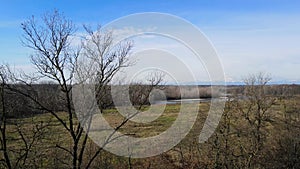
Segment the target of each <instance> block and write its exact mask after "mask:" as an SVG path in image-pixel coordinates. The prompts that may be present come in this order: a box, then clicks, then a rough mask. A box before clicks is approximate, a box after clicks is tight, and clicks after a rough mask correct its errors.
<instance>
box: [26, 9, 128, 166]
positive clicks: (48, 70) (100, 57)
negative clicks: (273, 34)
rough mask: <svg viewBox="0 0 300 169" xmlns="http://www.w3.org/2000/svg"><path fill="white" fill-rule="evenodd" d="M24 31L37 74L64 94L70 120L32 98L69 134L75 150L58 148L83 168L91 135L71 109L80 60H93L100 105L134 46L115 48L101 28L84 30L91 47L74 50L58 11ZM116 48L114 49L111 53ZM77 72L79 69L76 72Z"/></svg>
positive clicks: (28, 24) (68, 28) (30, 22)
mask: <svg viewBox="0 0 300 169" xmlns="http://www.w3.org/2000/svg"><path fill="white" fill-rule="evenodd" d="M22 28H23V31H24V38H23V44H24V45H25V46H27V47H29V48H31V49H33V50H34V52H35V53H34V54H33V55H32V56H31V62H32V63H33V65H34V66H35V67H36V69H37V71H38V72H39V74H40V75H42V77H44V78H49V79H51V80H54V81H55V82H56V83H57V84H58V85H59V87H60V90H61V91H62V93H63V94H62V96H61V98H62V104H63V105H64V106H65V111H66V113H67V120H66V119H65V118H64V115H61V114H58V113H57V112H56V111H55V110H53V109H52V108H51V107H49V106H47V104H44V103H43V101H42V100H38V99H36V98H35V97H32V96H30V95H26V96H28V97H29V98H30V99H32V100H34V102H36V103H37V105H38V106H40V109H43V110H44V111H47V112H50V113H51V114H52V115H53V116H54V117H55V118H56V119H57V120H58V121H59V122H60V123H61V125H62V126H63V127H64V128H65V130H66V131H67V132H68V133H69V135H70V137H71V140H72V148H71V149H68V148H66V147H63V146H61V145H57V147H58V148H60V149H62V150H64V151H65V152H67V153H68V154H70V155H71V157H72V167H73V168H74V169H75V168H81V167H82V164H83V158H84V154H85V147H86V144H87V140H88V135H87V133H85V132H84V131H83V127H82V125H81V124H80V123H78V122H77V120H76V119H75V118H74V110H73V109H74V108H73V105H72V99H71V91H72V82H73V75H74V73H75V70H76V66H77V63H78V62H77V61H78V57H79V55H80V54H83V56H84V57H88V58H91V59H93V61H94V62H95V63H97V69H96V70H95V71H96V75H97V76H96V77H97V85H96V94H97V95H96V97H97V100H98V102H99V103H98V104H99V105H100V108H101V107H102V106H101V101H102V100H103V97H104V96H105V95H104V93H105V90H106V87H107V86H108V84H109V83H110V82H111V80H112V78H113V77H114V75H115V74H116V73H117V72H118V71H119V70H120V69H121V68H123V67H127V66H129V65H130V64H129V62H128V56H129V52H130V50H131V48H132V43H131V42H124V43H123V42H122V43H121V44H119V45H117V46H112V45H113V37H112V33H111V32H101V31H100V28H99V29H97V30H96V31H92V30H91V29H89V28H87V27H85V30H86V32H87V34H88V35H89V37H90V39H89V40H88V42H89V43H88V44H85V43H83V44H82V49H83V52H80V51H79V50H77V51H74V50H72V48H71V46H70V44H71V37H72V36H73V35H74V32H75V26H74V24H73V23H72V22H71V21H70V20H67V19H66V18H65V17H64V16H63V15H62V14H60V13H59V12H58V11H54V13H53V14H46V15H45V16H44V17H43V18H42V22H41V23H39V22H37V21H36V20H35V18H34V17H32V18H31V19H29V20H28V21H26V22H24V23H23V24H22ZM112 48H113V49H112ZM77 70H78V69H77ZM100 151H101V148H99V150H98V151H96V153H95V155H94V156H92V158H91V159H90V160H89V162H88V164H87V165H88V166H90V165H91V163H92V161H93V160H94V159H95V157H96V156H97V155H98V154H99V152H100Z"/></svg>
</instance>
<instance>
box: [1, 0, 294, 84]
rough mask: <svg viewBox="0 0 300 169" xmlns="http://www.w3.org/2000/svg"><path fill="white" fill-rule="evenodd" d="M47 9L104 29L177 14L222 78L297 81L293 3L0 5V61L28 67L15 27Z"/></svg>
mask: <svg viewBox="0 0 300 169" xmlns="http://www.w3.org/2000/svg"><path fill="white" fill-rule="evenodd" d="M53 9H58V10H60V11H61V12H63V13H64V14H65V15H66V16H67V17H68V18H70V19H72V20H73V21H74V22H75V23H76V24H78V25H81V24H83V23H86V24H101V25H105V24H106V23H108V22H111V21H112V20H114V19H117V18H119V17H122V16H125V15H129V14H133V13H137V12H163V13H169V14H173V15H177V16H179V17H182V18H184V19H186V20H188V21H190V22H191V23H193V24H194V25H196V26H197V27H199V28H200V29H201V30H202V32H203V33H204V34H205V35H206V36H207V37H208V38H209V39H210V41H211V42H212V44H213V45H214V46H215V48H216V50H217V52H218V54H219V57H220V59H221V61H222V64H223V67H224V71H225V74H226V78H227V80H229V81H239V80H241V78H242V77H243V76H245V75H247V74H249V73H255V72H259V71H264V72H267V73H270V74H271V75H272V77H273V79H274V80H276V81H277V80H287V81H300V75H299V72H300V47H299V46H300V45H299V44H300V43H299V41H300V1H299V0H189V1H183V0H168V1H167V0H151V1H150V0H147V1H146V0H118V1H116V0H115V1H114V0H111V1H109V0H107V1H102V0H96V1H89V0H86V1H66V0H47V1H43V0H40V1H37V0H36V1H33V0H31V1H30V0H28V1H21V0H20V1H16V0H12V1H1V5H0V58H1V59H0V62H2V63H9V64H11V65H14V66H15V67H17V68H23V69H25V70H26V69H30V68H29V67H30V62H29V57H28V56H29V54H30V50H28V49H26V48H25V47H23V46H22V44H21V43H20V38H21V35H22V30H21V27H20V24H21V23H22V21H24V20H25V19H26V18H28V17H30V16H31V15H35V16H40V15H42V14H43V13H45V12H47V11H52V10H53Z"/></svg>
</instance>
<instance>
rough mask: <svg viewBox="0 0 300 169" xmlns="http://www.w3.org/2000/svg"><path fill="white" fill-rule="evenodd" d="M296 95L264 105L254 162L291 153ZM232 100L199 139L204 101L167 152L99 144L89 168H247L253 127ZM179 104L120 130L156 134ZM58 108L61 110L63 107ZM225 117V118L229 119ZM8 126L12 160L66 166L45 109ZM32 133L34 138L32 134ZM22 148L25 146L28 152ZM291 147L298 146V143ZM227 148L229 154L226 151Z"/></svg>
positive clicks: (62, 136)
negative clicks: (118, 151)
mask: <svg viewBox="0 0 300 169" xmlns="http://www.w3.org/2000/svg"><path fill="white" fill-rule="evenodd" d="M299 101H300V97H293V98H285V99H280V100H279V99H277V101H276V103H275V104H274V105H273V106H272V107H271V108H270V110H269V111H268V113H269V116H270V119H269V121H267V122H266V123H265V124H264V126H263V129H262V130H261V131H262V133H263V136H264V137H263V138H264V139H263V148H262V149H261V150H260V151H259V153H260V154H259V155H258V156H259V158H260V161H256V163H258V164H259V165H257V166H256V167H255V168H265V167H266V166H267V167H270V166H272V164H269V163H270V162H269V161H270V160H273V162H276V160H277V162H278V163H285V162H289V161H288V160H290V159H284V158H285V156H284V155H283V154H280V153H282V152H284V151H287V152H288V153H293V152H291V151H292V150H289V148H290V147H289V145H299V128H297V127H299V113H298V114H297V113H295V112H299V110H300V107H299V104H297V103H298V102H299ZM232 104H233V103H227V105H226V108H225V111H224V114H223V118H222V120H221V122H220V124H219V127H218V129H217V130H216V132H215V134H214V135H213V136H212V137H211V138H210V139H209V140H208V141H207V142H205V143H203V144H199V143H198V136H199V134H200V131H201V129H202V127H203V123H204V121H205V119H206V116H207V112H208V110H209V103H200V104H196V105H195V104H191V106H199V113H198V117H197V119H196V122H195V124H194V126H193V128H192V130H191V131H190V133H189V134H188V135H187V137H185V139H183V140H182V141H181V142H180V143H179V144H178V145H177V146H175V147H174V148H172V149H171V150H169V151H168V152H165V153H163V154H161V155H158V156H155V157H150V158H145V159H130V158H125V157H119V156H116V155H113V154H111V153H109V152H106V151H105V150H103V151H102V152H101V154H100V155H99V156H98V157H97V159H96V160H95V162H94V163H93V167H92V168H218V167H219V166H218V165H220V166H222V167H221V168H226V167H225V166H226V165H227V166H230V167H231V168H247V167H246V165H245V164H244V162H243V160H245V161H246V160H247V157H246V155H245V154H241V153H242V152H244V151H242V150H240V149H242V148H244V149H245V151H246V149H247V150H249V151H250V150H251V146H252V145H251V144H252V142H251V141H252V139H251V138H250V133H251V131H252V130H251V126H248V125H247V123H246V121H245V120H244V118H243V116H241V115H240V114H239V113H238V111H236V110H235V109H233V108H232V107H230V106H232ZM180 106H181V105H180V104H171V105H167V106H166V108H165V110H164V112H163V114H162V115H161V116H160V117H159V118H157V119H156V120H154V121H153V122H151V123H146V124H142V123H135V122H128V123H126V125H124V126H122V127H121V128H120V130H119V131H120V132H122V133H123V134H126V135H131V136H133V137H149V136H155V135H158V134H159V133H161V132H163V131H165V130H166V129H167V128H169V127H170V126H171V125H172V123H173V122H174V121H175V120H176V118H177V115H178V112H179V110H180ZM143 109H144V110H146V109H148V108H147V107H144V108H143ZM59 114H60V115H64V112H60V113H59ZM103 115H104V117H105V119H106V120H107V121H108V122H109V124H110V125H111V126H113V127H117V126H118V125H119V124H120V123H121V122H122V121H123V120H124V117H123V116H121V115H120V114H119V113H118V112H117V110H116V109H107V110H105V111H104V113H103ZM229 116H230V118H228V117H229ZM228 119H230V121H229V122H228ZM16 124H17V125H16ZM226 126H230V127H229V128H228V127H226ZM7 129H8V132H7V133H8V134H7V135H8V139H7V140H8V148H9V150H10V152H9V153H10V155H11V156H12V157H13V161H14V163H17V162H18V163H19V165H20V164H22V163H23V164H24V166H26V167H27V168H68V167H70V166H68V164H65V163H67V162H68V161H69V160H70V159H69V158H70V157H69V155H68V153H67V152H66V151H64V150H62V149H61V148H59V147H66V148H70V145H71V144H70V143H71V139H70V136H69V135H68V134H67V133H66V132H65V130H64V129H63V127H62V126H61V124H60V123H59V122H58V121H57V120H56V119H55V118H54V117H53V116H52V115H50V114H47V113H46V114H39V115H36V116H33V117H27V118H19V119H10V124H9V125H8V127H7ZM228 129H229V130H230V131H228ZM291 133H293V134H291ZM33 136H35V137H33ZM289 136H290V137H291V138H290V137H289ZM32 138H35V139H34V140H32ZM25 142H26V143H27V145H26V144H25ZM26 149H28V150H29V149H30V150H29V151H28V152H27V154H26V153H25V152H26ZM96 149H97V145H95V144H94V143H93V142H92V141H91V140H89V141H88V144H87V149H86V153H87V154H88V155H87V157H89V154H90V156H91V155H92V154H93V152H94V151H95V150H96ZM295 151H296V152H297V151H298V149H296V150H295ZM229 152H230V153H232V154H230V155H228V154H227V153H229ZM24 153H25V154H26V156H27V157H26V159H25V160H24V158H20V157H19V156H18V155H20V154H24ZM234 153H236V154H234ZM278 153H279V154H278ZM292 155H293V154H292ZM298 155H299V154H298ZM296 157H297V154H296ZM295 160H296V161H295ZM292 162H294V163H295V165H296V166H297V165H298V164H299V160H298V161H297V159H294V161H292ZM218 163H220V164H218ZM277 165H278V164H277ZM20 166H22V165H20ZM275 168H276V167H275ZM287 168H288V167H287Z"/></svg>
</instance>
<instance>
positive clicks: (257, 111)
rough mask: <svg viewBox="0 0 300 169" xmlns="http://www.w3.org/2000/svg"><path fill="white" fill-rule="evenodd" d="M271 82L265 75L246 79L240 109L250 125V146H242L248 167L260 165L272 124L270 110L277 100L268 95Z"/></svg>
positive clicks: (255, 75)
mask: <svg viewBox="0 0 300 169" xmlns="http://www.w3.org/2000/svg"><path fill="white" fill-rule="evenodd" d="M270 80H271V78H270V77H269V76H268V75H266V74H264V73H258V74H254V75H249V76H248V77H247V78H245V79H244V82H245V90H244V91H245V93H244V95H245V99H243V100H241V101H240V104H239V106H238V107H239V111H240V112H241V114H242V115H243V117H244V118H245V120H246V121H247V124H248V127H247V128H248V130H247V133H246V134H247V136H246V137H247V138H248V142H249V145H250V146H249V147H248V148H246V146H242V149H243V151H244V154H246V155H247V160H246V166H247V167H254V166H253V165H254V164H255V165H259V164H258V163H257V162H258V158H259V156H260V153H261V150H262V148H263V146H264V141H265V139H266V138H265V137H266V135H265V134H266V126H267V124H268V122H271V114H270V111H269V109H270V108H271V106H272V105H274V103H275V98H274V97H272V96H270V95H268V94H267V93H266V87H267V84H268V82H269V81H270Z"/></svg>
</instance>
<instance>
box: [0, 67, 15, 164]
mask: <svg viewBox="0 0 300 169" xmlns="http://www.w3.org/2000/svg"><path fill="white" fill-rule="evenodd" d="M6 76H7V75H6V71H5V69H4V67H3V66H1V67H0V78H1V79H0V85H1V86H0V97H1V98H0V101H1V103H0V105H1V110H0V111H1V112H0V113H1V114H0V116H1V121H0V132H1V139H0V143H1V152H2V153H3V156H4V159H1V161H4V162H5V165H6V167H7V168H9V169H11V168H12V165H11V160H10V157H9V155H8V148H7V136H6V133H7V131H6V125H7V110H6V106H5V105H6V103H5V101H6V100H5V93H6V82H7V77H6Z"/></svg>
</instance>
